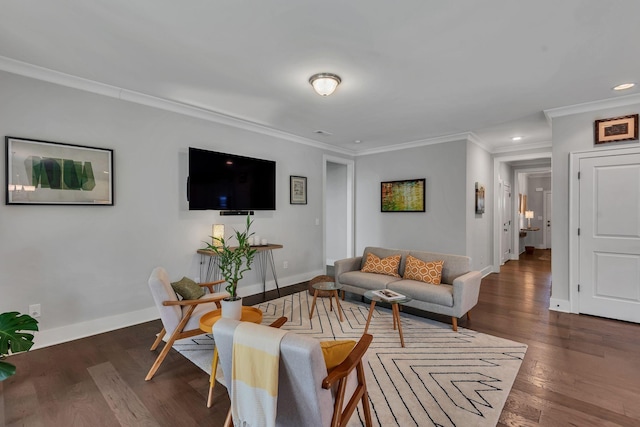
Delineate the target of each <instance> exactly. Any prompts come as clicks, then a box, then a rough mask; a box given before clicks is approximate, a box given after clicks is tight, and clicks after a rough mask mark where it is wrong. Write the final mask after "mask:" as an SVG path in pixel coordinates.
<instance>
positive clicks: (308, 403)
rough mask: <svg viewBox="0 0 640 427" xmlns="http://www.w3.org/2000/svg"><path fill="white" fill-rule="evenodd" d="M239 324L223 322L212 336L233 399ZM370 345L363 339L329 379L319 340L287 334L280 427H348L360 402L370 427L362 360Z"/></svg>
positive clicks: (280, 391) (283, 346)
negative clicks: (237, 328) (234, 337)
mask: <svg viewBox="0 0 640 427" xmlns="http://www.w3.org/2000/svg"><path fill="white" fill-rule="evenodd" d="M239 323H240V322H238V321H235V320H229V319H221V320H220V321H218V323H216V327H215V329H214V332H213V333H214V338H215V341H216V345H217V347H218V354H219V358H220V364H221V366H222V371H223V373H224V377H225V382H226V383H227V391H228V392H229V396H230V397H231V396H232V390H231V389H232V387H233V384H232V379H231V366H232V351H233V334H234V331H235V329H236V327H237V326H238V324H239ZM265 327H266V326H265ZM372 339H373V337H372V336H371V335H369V334H364V335H363V336H362V337H361V338H360V341H359V342H358V343H357V344H356V346H355V347H354V348H353V350H352V351H351V353H350V354H349V356H348V357H347V358H346V359H345V360H344V361H343V362H342V363H341V364H340V365H338V366H336V367H335V368H334V369H332V370H331V372H329V373H327V368H326V367H325V363H324V359H323V356H322V350H321V348H320V342H319V341H318V340H316V339H313V338H310V337H307V336H304V335H298V334H296V333H294V332H289V333H288V334H286V335H285V336H284V338H282V341H281V342H280V365H279V372H278V404H277V416H276V426H279V427H288V426H291V427H293V426H296V427H297V426H305V427H326V426H332V427H338V426H346V425H347V423H348V422H349V419H350V417H351V415H352V414H353V412H354V411H355V409H356V407H357V406H358V403H360V402H362V409H363V413H364V418H365V424H366V425H367V427H369V426H371V425H372V423H371V410H370V407H369V397H368V395H367V386H366V381H365V375H364V366H363V362H362V358H363V356H364V354H365V352H366V351H367V349H368V348H369V344H370V343H371V341H372ZM351 390H353V392H351ZM345 401H346V402H347V403H346V404H345ZM231 421H232V420H231V417H230V416H228V417H227V420H226V422H225V426H231V425H232V423H231Z"/></svg>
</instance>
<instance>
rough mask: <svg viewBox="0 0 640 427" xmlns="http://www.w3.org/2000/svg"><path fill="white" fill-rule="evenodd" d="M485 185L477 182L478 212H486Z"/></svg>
mask: <svg viewBox="0 0 640 427" xmlns="http://www.w3.org/2000/svg"><path fill="white" fill-rule="evenodd" d="M484 192H485V190H484V185H482V184H480V183H478V182H476V213H477V214H483V213H484Z"/></svg>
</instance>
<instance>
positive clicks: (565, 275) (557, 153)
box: [551, 103, 640, 309]
mask: <svg viewBox="0 0 640 427" xmlns="http://www.w3.org/2000/svg"><path fill="white" fill-rule="evenodd" d="M638 111H640V103H637V104H633V105H628V106H626V107H618V108H609V109H602V110H599V111H590V112H585V113H580V114H573V115H566V116H562V117H556V118H554V119H553V121H552V131H553V166H552V178H551V179H552V191H553V196H552V205H553V206H552V212H553V215H552V216H553V227H554V228H553V236H552V243H551V246H552V248H553V251H552V252H551V253H552V255H551V268H552V271H553V283H552V294H553V298H552V301H551V307H552V308H559V309H563V308H564V309H568V307H569V302H568V301H569V286H570V285H571V286H577V283H573V284H570V283H569V235H570V233H575V232H576V230H570V229H569V154H570V153H572V152H579V151H597V150H603V149H610V148H613V147H616V146H619V147H623V146H627V145H628V144H620V143H618V144H604V146H599V147H596V146H595V145H594V140H593V138H594V136H593V126H594V121H595V120H598V119H605V118H610V117H618V116H626V115H628V114H635V113H637V112H638ZM635 144H636V145H637V142H635Z"/></svg>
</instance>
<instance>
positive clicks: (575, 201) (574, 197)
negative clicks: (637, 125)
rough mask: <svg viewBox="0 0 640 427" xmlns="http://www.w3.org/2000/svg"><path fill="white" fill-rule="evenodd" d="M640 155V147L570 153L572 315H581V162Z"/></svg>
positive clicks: (570, 289) (570, 301) (570, 290)
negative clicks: (579, 228) (579, 173)
mask: <svg viewBox="0 0 640 427" xmlns="http://www.w3.org/2000/svg"><path fill="white" fill-rule="evenodd" d="M625 154H640V147H631V148H627V147H622V148H621V147H616V148H608V149H606V148H605V149H600V150H590V151H575V152H571V153H569V309H570V311H571V313H580V295H579V293H578V279H579V278H580V239H579V238H578V226H579V225H580V181H579V180H578V169H579V166H580V160H582V159H587V158H590V157H605V156H620V155H625Z"/></svg>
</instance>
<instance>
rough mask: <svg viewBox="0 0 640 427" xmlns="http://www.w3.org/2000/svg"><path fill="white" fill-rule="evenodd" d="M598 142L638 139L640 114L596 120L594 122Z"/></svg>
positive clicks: (596, 141)
mask: <svg viewBox="0 0 640 427" xmlns="http://www.w3.org/2000/svg"><path fill="white" fill-rule="evenodd" d="M594 136H595V143H596V144H606V143H609V142H619V141H633V140H637V139H638V114H631V115H629V116H623V117H614V118H611V119H602V120H596V121H595V123H594Z"/></svg>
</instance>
